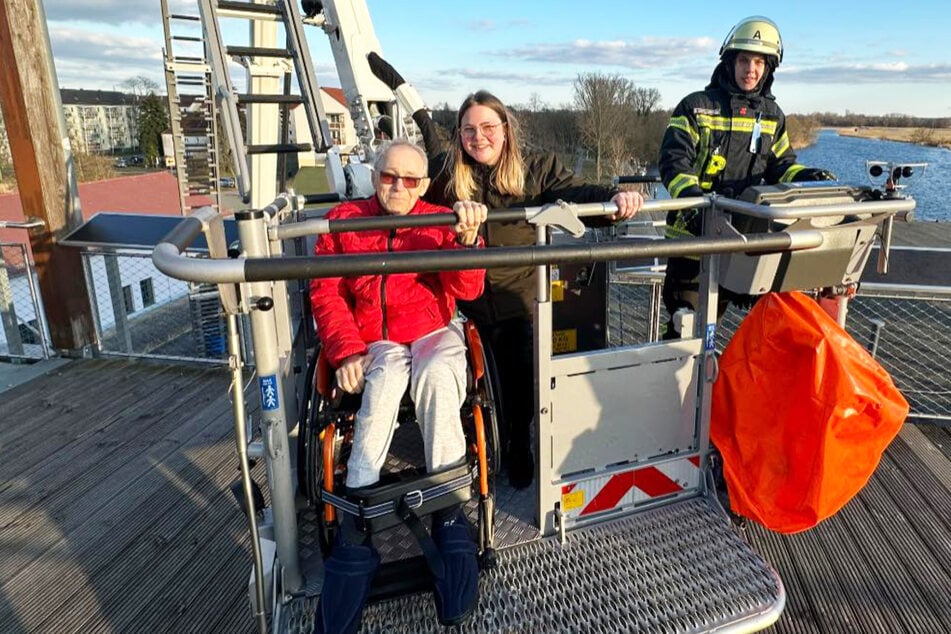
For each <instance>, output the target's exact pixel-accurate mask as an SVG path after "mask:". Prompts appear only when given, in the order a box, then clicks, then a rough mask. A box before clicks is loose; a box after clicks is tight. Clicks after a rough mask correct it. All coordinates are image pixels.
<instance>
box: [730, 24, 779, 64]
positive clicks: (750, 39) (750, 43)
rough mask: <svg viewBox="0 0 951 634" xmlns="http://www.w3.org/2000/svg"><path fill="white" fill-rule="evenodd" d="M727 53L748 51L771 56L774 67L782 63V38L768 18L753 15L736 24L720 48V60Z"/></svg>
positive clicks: (777, 28)
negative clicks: (773, 60)
mask: <svg viewBox="0 0 951 634" xmlns="http://www.w3.org/2000/svg"><path fill="white" fill-rule="evenodd" d="M728 51H749V52H751V53H758V54H760V55H767V56H771V57H773V58H774V59H775V62H776V65H777V66H779V63H780V62H782V61H783V38H782V37H780V35H779V27H777V26H776V23H775V22H773V21H772V20H770V19H769V18H764V17H763V16H761V15H754V16H750V17H748V18H744V19H743V20H740V21H739V22H737V23H736V26H734V27H733V28H732V29H731V30H730V33H729V35H727V36H726V39H725V40H723V46H721V47H720V58H721V59H722V58H723V55H724V54H725V53H727V52H728Z"/></svg>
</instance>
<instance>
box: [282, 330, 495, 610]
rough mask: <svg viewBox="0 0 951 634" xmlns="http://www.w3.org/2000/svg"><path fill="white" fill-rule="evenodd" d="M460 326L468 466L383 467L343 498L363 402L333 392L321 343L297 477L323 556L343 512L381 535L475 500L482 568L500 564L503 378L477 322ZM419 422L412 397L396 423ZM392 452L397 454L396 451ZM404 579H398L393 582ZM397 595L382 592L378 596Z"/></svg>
mask: <svg viewBox="0 0 951 634" xmlns="http://www.w3.org/2000/svg"><path fill="white" fill-rule="evenodd" d="M462 326H463V332H464V335H465V342H466V350H467V357H468V364H467V372H466V373H467V378H466V383H467V386H466V398H465V400H464V401H463V404H462V409H461V412H460V413H461V420H462V425H463V428H464V433H465V437H466V448H467V450H466V460H465V463H464V464H461V465H458V466H453V467H449V468H446V469H442V470H440V471H438V472H434V473H426V472H425V467H415V466H409V467H406V466H405V465H404V466H403V468H402V469H400V470H397V471H391V470H389V469H388V468H387V467H384V471H383V473H381V475H380V482H379V483H378V484H375V485H373V486H372V487H367V488H366V489H360V490H358V491H348V492H346V493H343V494H341V491H342V490H343V484H344V482H345V481H346V470H347V460H348V459H349V456H350V449H351V445H352V441H353V432H354V421H355V416H356V413H357V410H359V408H360V397H361V395H360V394H347V393H344V392H343V391H342V390H339V389H338V388H336V387H335V385H334V370H333V368H332V367H331V366H330V363H329V362H328V361H327V360H326V358H325V357H324V355H323V353H322V347H321V346H320V344H319V343H318V344H317V346H316V347H315V350H314V353H313V354H312V355H311V356H310V361H309V363H308V368H307V374H306V385H307V386H309V391H307V392H305V394H304V395H303V398H302V403H301V407H300V410H299V411H300V419H299V421H298V445H297V465H298V469H297V476H298V487H299V491H300V492H301V494H302V495H303V496H304V497H305V498H306V503H307V505H308V506H309V507H310V508H312V509H313V510H314V511H315V512H316V515H317V517H318V522H319V525H318V527H317V528H318V531H317V534H318V538H319V542H320V548H321V550H322V551H323V554H324V556H325V557H326V556H327V555H328V554H329V552H330V547H331V545H332V544H333V542H334V537H335V534H336V531H337V529H338V526H339V524H338V518H339V513H350V514H352V515H354V516H355V519H356V522H357V525H358V527H360V528H361V529H363V530H366V531H367V532H369V533H371V534H376V533H378V532H382V531H385V530H387V529H390V528H393V527H395V526H398V525H402V524H404V523H405V524H409V525H410V529H411V530H413V527H412V525H411V524H410V523H409V522H407V521H406V517H405V515H406V509H410V510H411V511H412V513H413V514H414V515H416V516H425V515H429V514H431V513H433V512H435V511H437V510H439V509H442V508H446V507H448V506H450V505H454V504H463V505H465V506H466V507H467V510H471V507H472V501H474V502H475V506H476V509H477V517H478V521H477V522H476V529H477V537H476V544H477V546H478V549H479V561H480V566H481V567H482V568H483V569H486V568H491V567H493V566H494V565H495V545H494V544H495V535H494V518H495V501H494V490H495V474H497V473H498V472H499V470H500V469H501V450H500V448H499V430H498V421H499V420H501V411H500V404H499V398H498V395H499V386H498V384H497V381H498V378H497V377H498V372H497V371H496V370H495V363H494V358H493V356H492V353H491V350H490V349H488V348H487V347H484V346H483V345H482V340H481V338H480V336H479V332H478V330H477V329H476V326H475V323H474V322H472V321H471V320H470V321H465V322H464V323H463V324H462ZM415 416H416V414H415V409H414V406H413V403H412V401H411V400H410V398H409V393H408V391H407V393H406V394H404V396H403V400H402V402H401V404H400V411H399V416H398V419H397V420H398V423H399V425H400V426H402V425H403V424H404V423H409V422H413V423H415ZM394 444H395V443H394ZM390 451H391V454H392V452H393V448H392V447H391V449H390ZM389 464H390V461H388V465H389ZM467 515H468V513H467ZM416 530H418V529H416ZM413 532H416V531H415V530H413ZM390 563H392V564H400V563H401V562H399V561H396V562H390ZM416 563H417V565H418V564H419V562H416ZM388 565H389V564H387V563H384V566H383V567H382V568H381V570H380V574H379V575H378V579H382V580H383V581H380V582H378V583H379V584H386V583H387V582H386V579H387V578H388V577H387V574H386V573H385V569H386V568H387V566H388ZM399 576H400V575H399V574H392V575H390V576H389V578H391V579H393V578H398V577H399ZM404 576H405V575H404ZM375 585H376V584H375ZM397 585H399V584H397ZM403 585H404V586H405V585H406V584H405V582H404V583H403ZM404 589H409V588H404ZM398 593H399V592H394V591H393V590H392V589H384V590H383V591H381V592H377V593H374V596H378V597H379V596H392V595H394V594H398Z"/></svg>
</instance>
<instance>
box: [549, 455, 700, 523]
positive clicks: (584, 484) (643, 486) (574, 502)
mask: <svg viewBox="0 0 951 634" xmlns="http://www.w3.org/2000/svg"><path fill="white" fill-rule="evenodd" d="M699 486H700V456H699V455H693V456H686V457H683V458H675V459H673V460H668V461H665V462H660V463H656V464H653V465H651V466H647V467H638V468H635V469H631V470H629V471H624V472H621V473H613V474H610V475H600V476H593V477H590V478H588V479H586V480H579V481H577V482H570V483H565V484H563V485H562V487H561V494H562V501H563V502H564V503H565V506H564V508H563V512H564V515H565V516H566V517H568V518H579V517H583V516H588V515H593V514H596V513H599V512H604V511H609V510H611V509H615V508H618V507H629V506H634V505H637V504H643V503H645V502H650V501H651V499H652V498H656V497H662V496H667V495H671V494H675V493H679V492H681V491H685V490H688V489H694V488H697V487H699ZM569 498H571V499H569Z"/></svg>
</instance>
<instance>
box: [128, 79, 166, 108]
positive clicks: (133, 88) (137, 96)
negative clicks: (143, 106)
mask: <svg viewBox="0 0 951 634" xmlns="http://www.w3.org/2000/svg"><path fill="white" fill-rule="evenodd" d="M119 85H120V86H122V87H123V88H125V89H126V90H127V91H128V92H129V93H130V94H131V95H132V97H133V100H134V101H135V103H136V104H138V103H139V102H141V101H142V99H144V98H145V97H146V96H148V95H149V94H155V93H157V92H158V89H159V85H158V84H157V83H156V82H155V81H153V80H152V79H149V78H148V77H146V76H145V75H136V76H135V77H130V78H128V79H126V80H125V81H123V82H122V83H121V84H119Z"/></svg>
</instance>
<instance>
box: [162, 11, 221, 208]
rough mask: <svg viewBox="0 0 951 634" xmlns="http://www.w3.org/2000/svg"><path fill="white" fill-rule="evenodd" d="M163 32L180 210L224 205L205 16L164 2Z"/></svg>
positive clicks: (215, 108) (166, 81)
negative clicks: (171, 7)
mask: <svg viewBox="0 0 951 634" xmlns="http://www.w3.org/2000/svg"><path fill="white" fill-rule="evenodd" d="M161 7H162V26H163V27H164V30H165V48H164V49H163V51H162V55H163V58H164V61H165V86H166V90H167V94H168V112H169V120H170V123H171V129H172V144H173V148H174V152H175V174H176V179H177V181H178V193H179V200H180V207H181V212H182V214H183V215H185V214H188V213H189V212H190V211H191V210H192V209H193V208H195V207H199V206H207V205H208V204H209V198H210V199H211V202H210V205H211V207H212V208H214V209H215V210H216V211H217V210H219V209H220V200H221V179H220V176H221V174H220V171H219V152H218V134H217V126H216V123H215V122H216V120H217V116H216V115H217V107H216V104H215V99H214V94H213V93H212V89H211V69H210V67H209V65H208V63H207V61H206V59H205V46H204V41H203V39H202V34H201V29H200V27H201V24H200V22H201V20H200V18H199V16H198V15H197V13H193V14H179V13H170V12H169V8H168V0H161Z"/></svg>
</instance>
